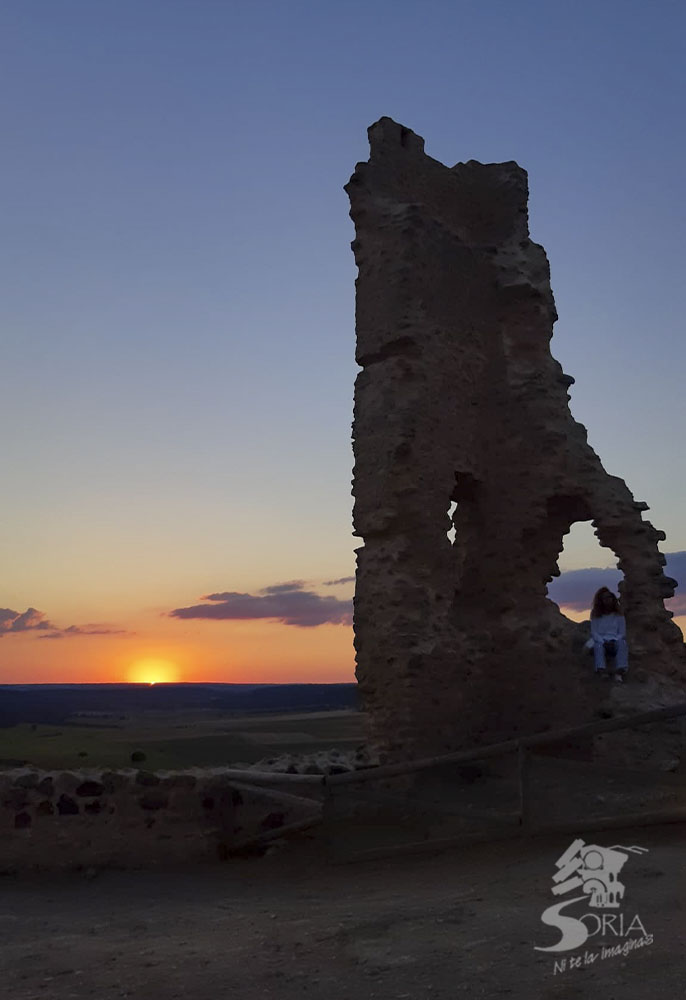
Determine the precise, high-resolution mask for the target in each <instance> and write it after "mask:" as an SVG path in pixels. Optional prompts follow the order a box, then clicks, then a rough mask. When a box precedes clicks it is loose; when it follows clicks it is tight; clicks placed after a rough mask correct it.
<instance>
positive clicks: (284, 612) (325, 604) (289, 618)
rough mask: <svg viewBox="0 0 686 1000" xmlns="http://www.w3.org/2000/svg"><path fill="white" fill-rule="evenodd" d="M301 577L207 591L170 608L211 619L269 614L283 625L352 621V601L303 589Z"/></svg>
mask: <svg viewBox="0 0 686 1000" xmlns="http://www.w3.org/2000/svg"><path fill="white" fill-rule="evenodd" d="M304 587H305V584H304V582H303V581H302V580H292V581H291V582H290V583H278V584H273V585H271V586H269V587H264V588H262V590H259V591H258V592H257V593H256V594H241V593H238V592H236V591H225V592H223V593H217V594H206V595H205V596H204V597H201V598H200V600H202V601H207V602H209V603H207V604H194V605H192V606H191V607H188V608H176V609H175V610H174V611H170V612H169V615H170V617H172V618H205V619H210V620H213V621H250V620H254V619H260V618H271V619H273V620H274V621H279V622H282V623H283V624H284V625H296V626H299V627H300V628H313V627H315V626H317V625H352V613H353V611H352V601H339V600H338V599H337V598H336V597H322V596H321V594H317V593H315V592H314V591H313V590H305V589H304Z"/></svg>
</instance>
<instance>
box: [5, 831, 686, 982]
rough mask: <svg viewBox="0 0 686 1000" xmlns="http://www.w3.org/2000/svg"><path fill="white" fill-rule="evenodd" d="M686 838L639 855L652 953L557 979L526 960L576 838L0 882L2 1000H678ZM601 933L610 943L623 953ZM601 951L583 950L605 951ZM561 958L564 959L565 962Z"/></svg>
mask: <svg viewBox="0 0 686 1000" xmlns="http://www.w3.org/2000/svg"><path fill="white" fill-rule="evenodd" d="M685 835H686V826H684V825H671V826H663V827H644V828H641V829H636V830H622V831H608V832H607V833H606V834H601V833H595V834H593V835H588V836H587V837H586V838H585V839H586V841H587V842H589V843H590V842H596V843H599V844H601V845H604V846H612V845H614V844H618V843H619V844H625V845H632V844H638V845H641V846H643V847H647V848H648V849H649V853H647V854H644V855H640V856H639V855H632V856H631V857H630V859H629V861H628V862H627V863H626V865H625V869H624V870H623V872H622V879H623V880H624V883H625V885H626V897H625V900H624V910H625V912H626V913H628V914H629V913H630V914H631V915H632V916H633V914H634V913H638V914H639V915H640V919H641V921H642V923H643V925H644V926H645V929H646V932H647V933H648V934H652V935H653V938H654V941H653V943H652V945H650V946H646V947H643V948H641V949H640V950H638V949H637V950H635V951H632V952H630V953H629V954H628V955H627V957H621V956H619V957H609V958H607V959H604V960H597V961H596V962H595V963H594V964H592V965H590V966H588V967H584V966H583V964H582V965H581V967H579V968H574V969H567V970H566V971H565V972H564V973H558V974H554V973H553V964H554V958H553V956H552V955H551V954H544V953H542V952H539V951H535V950H534V945H536V944H538V945H540V946H545V945H549V944H552V943H553V942H554V941H555V940H556V939H557V936H558V935H557V932H556V931H554V930H553V929H552V928H550V927H546V926H544V925H543V924H542V923H541V920H540V915H541V913H542V911H543V910H544V909H545V908H546V907H547V906H550V905H551V904H552V903H553V902H555V899H554V897H553V896H552V894H551V887H552V881H551V879H552V875H553V874H554V872H555V868H554V862H555V861H556V859H557V858H558V857H559V855H560V854H561V853H562V852H563V851H564V850H565V849H566V848H567V846H568V845H569V842H570V841H571V839H572V837H571V836H570V835H565V834H562V835H559V836H555V837H546V838H537V839H529V840H516V841H506V842H500V843H491V844H489V845H480V846H478V847H470V848H463V849H461V850H453V851H451V852H449V853H442V854H439V855H434V856H430V857H429V856H403V857H397V858H395V859H393V860H383V861H375V862H371V861H368V862H364V863H361V862H358V863H355V864H346V865H332V864H330V863H328V862H327V854H326V850H325V845H324V844H323V843H322V842H321V841H320V840H318V839H317V838H316V837H314V836H313V837H310V838H309V839H300V840H299V841H298V842H297V843H291V844H287V845H286V846H284V847H283V848H282V849H280V850H276V851H275V852H274V853H270V854H268V855H266V856H263V857H254V858H244V859H240V860H238V859H230V860H228V861H226V862H224V863H221V864H220V863H217V864H214V865H207V866H204V867H196V868H192V869H191V868H185V869H178V868H177V869H175V870H164V871H163V870H155V871H102V872H99V873H94V872H92V871H91V872H84V873H69V874H61V875H38V874H33V875H14V876H5V877H3V878H2V879H0V941H1V945H0V983H1V984H2V986H1V987H0V993H1V995H2V996H3V997H4V996H6V997H8V998H12V1000H33V998H36V1000H38V998H40V1000H71V998H73V1000H81V998H86V997H89V998H92V997H95V998H97V1000H110V998H114V997H135V998H140V1000H144V998H145V1000H175V998H181V997H184V998H193V1000H218V998H233V997H235V998H237V1000H238V998H240V1000H258V998H260V1000H263V998H268V997H273V998H278V1000H294V998H298V1000H303V998H307V997H309V998H311V1000H319V998H321V1000H324V998H326V1000H330V998H333V1000H337V998H343V997H350V996H360V997H364V998H367V997H369V998H377V1000H418V998H424V997H426V998H428V1000H455V998H459V997H462V996H464V997H488V998H498V997H505V998H508V1000H534V998H542V1000H546V998H555V1000H558V998H559V1000H572V998H579V1000H581V998H583V1000H601V998H602V1000H620V998H621V1000H639V998H640V1000H643V998H647V997H653V996H656V995H660V996H662V997H665V998H669V1000H672V998H680V997H686V951H685V947H684V946H685V945H686V912H685V907H686V849H685V839H684V838H685ZM618 940H623V939H617V938H612V937H611V936H609V937H606V938H605V939H604V943H605V944H606V945H613V944H616V943H617V941H618ZM600 947H601V941H600V940H599V939H598V938H597V937H595V938H589V941H588V942H587V944H586V945H585V946H584V948H581V949H580V950H578V951H576V952H573V953H571V954H573V955H580V954H582V953H583V951H584V950H587V951H595V952H599V951H600ZM557 957H558V959H559V958H560V956H557Z"/></svg>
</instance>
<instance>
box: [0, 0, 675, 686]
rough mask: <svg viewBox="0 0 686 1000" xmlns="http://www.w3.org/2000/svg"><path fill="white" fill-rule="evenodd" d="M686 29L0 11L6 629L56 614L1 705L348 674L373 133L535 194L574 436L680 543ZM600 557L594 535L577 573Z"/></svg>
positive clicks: (428, 17)
mask: <svg viewBox="0 0 686 1000" xmlns="http://www.w3.org/2000/svg"><path fill="white" fill-rule="evenodd" d="M685 11H686V9H685V8H684V5H683V3H681V2H676V0H675V2H671V0H656V2H654V3H652V4H646V3H644V2H643V0H595V2H587V0H579V2H576V3H574V4H571V3H570V4H564V3H561V2H560V3H557V2H550V0H541V2H531V0H519V2H518V3H516V4H513V3H510V2H509V0H508V2H504V0H501V2H476V0H474V2H460V0H421V2H420V0H413V2H408V0H347V2H346V3H345V4H342V3H334V2H327V0H318V2H314V0H281V2H276V0H249V2H244V0H193V2H190V0H60V2H59V3H55V2H54V0H25V2H18V0H17V2H6V3H4V4H2V5H0V46H1V49H2V51H1V57H2V58H1V63H0V65H1V67H2V68H1V69H0V75H1V77H2V88H1V93H2V98H1V101H2V134H3V138H4V153H3V166H2V175H3V194H4V205H3V241H2V250H1V251H0V252H1V253H2V262H1V267H0V281H1V283H2V286H3V287H2V294H1V295H0V302H1V306H0V309H1V310H2V320H1V322H2V327H1V330H2V353H1V355H0V357H1V361H2V363H1V366H0V407H1V408H2V419H3V427H4V448H3V459H4V461H3V466H4V473H5V475H4V477H3V479H4V486H3V518H2V523H1V525H0V546H1V548H0V561H1V563H2V567H3V574H2V582H1V585H0V606H1V607H3V608H6V609H9V610H10V611H12V612H13V613H14V614H15V615H18V614H22V615H23V614H24V613H25V612H26V611H27V609H29V608H32V609H37V610H38V612H40V614H42V615H43V616H44V617H43V618H42V619H41V618H39V617H37V616H36V615H31V614H30V615H28V616H27V617H24V618H22V619H17V618H15V619H11V618H9V617H8V616H7V615H5V624H6V626H7V627H8V628H10V627H11V626H12V624H13V622H14V623H15V624H16V623H17V622H18V623H19V624H18V625H17V627H15V628H10V634H6V635H5V636H4V637H3V638H2V639H1V641H0V681H5V682H11V681H25V682H26V681H42V680H44V681H60V680H61V681H65V680H71V681H78V680H120V679H127V678H130V677H132V676H133V674H132V669H133V668H132V665H136V664H138V667H136V668H135V669H136V670H137V671H138V673H137V675H136V676H137V677H138V676H139V675H140V678H142V679H146V677H145V676H143V674H145V669H143V668H141V667H140V662H139V661H140V660H141V659H150V658H152V659H156V660H165V661H167V663H168V664H171V666H168V667H163V666H162V665H159V666H158V668H155V670H153V669H152V668H150V670H149V671H148V673H149V674H150V679H164V676H168V677H169V678H170V679H171V677H172V676H174V677H177V678H181V679H184V680H193V679H195V680H226V681H248V680H265V681H270V680H279V679H283V680H351V679H352V677H353V664H354V661H353V649H352V629H351V627H350V624H349V618H346V609H347V607H348V604H347V601H348V600H349V598H350V596H351V594H352V583H351V582H350V580H348V581H347V582H344V583H337V584H332V583H331V582H330V581H332V580H340V579H342V578H343V579H345V578H347V577H351V576H352V575H353V574H354V568H355V562H354V555H353V549H354V547H355V546H356V545H357V544H359V540H358V539H354V538H353V537H352V535H351V507H352V499H351V496H350V480H351V475H352V451H351V444H350V423H351V419H352V391H353V382H354V378H355V375H356V372H357V370H358V369H357V366H356V364H355V362H354V324H353V298H354V279H355V268H354V263H353V257H352V253H351V251H350V246H349V244H350V241H351V239H352V238H353V229H352V223H351V222H350V219H349V218H348V202H347V198H346V196H345V194H344V192H343V190H342V185H343V184H344V183H345V182H346V181H347V179H348V177H349V175H350V174H351V172H352V170H353V168H354V165H355V162H356V161H357V160H361V159H366V158H367V155H368V147H367V140H366V128H367V126H368V125H370V124H371V123H372V122H373V121H375V120H376V119H378V118H379V117H380V116H382V115H390V116H391V117H393V118H395V119H396V120H398V121H400V122H402V123H403V124H405V125H408V126H409V127H411V128H412V129H414V130H415V131H417V132H418V133H419V134H420V135H422V136H424V137H425V139H426V148H427V152H428V153H429V154H430V155H432V156H434V157H436V158H437V159H440V160H442V161H443V162H445V163H448V164H453V163H455V162H457V161H460V160H462V161H464V160H468V159H472V158H473V159H478V160H482V161H494V160H510V159H515V160H517V161H518V162H519V163H520V164H521V165H522V166H524V167H525V168H526V169H527V170H528V171H529V180H530V187H531V204H530V214H531V219H530V221H531V233H532V237H533V238H534V239H535V240H537V241H538V242H541V243H543V244H544V246H545V247H546V250H547V252H548V255H549V257H550V260H551V268H552V281H553V289H554V292H555V298H556V302H557V307H558V312H559V314H560V320H559V322H558V323H557V325H556V327H555V336H554V339H553V353H554V354H555V356H556V357H557V358H558V359H559V360H560V362H561V363H562V365H563V367H564V369H565V371H567V372H569V373H570V374H572V375H574V377H575V378H576V385H575V386H574V387H573V389H572V404H571V405H572V410H573V413H574V415H575V416H576V417H577V418H578V419H580V420H581V421H582V422H583V423H585V424H586V426H587V427H588V430H589V439H590V441H591V443H592V444H593V446H594V447H595V448H596V450H598V451H599V453H600V455H601V457H602V458H603V460H604V463H605V466H606V468H607V469H608V471H609V472H611V473H613V474H617V475H620V476H622V478H624V479H626V481H627V483H628V484H629V487H630V488H631V489H632V491H633V493H634V495H635V496H636V498H637V499H639V500H647V501H648V502H649V504H650V506H651V511H650V513H649V514H648V517H649V518H650V519H651V520H652V521H653V523H654V524H655V525H656V526H657V527H659V528H662V529H664V530H665V531H666V532H667V541H666V542H665V543H664V545H663V550H664V551H665V552H681V551H683V550H684V549H686V527H685V526H684V521H683V518H682V505H683V498H684V495H685V494H686V459H685V458H684V448H683V439H682V434H683V427H684V418H685V417H686V402H685V398H686V397H685V395H684V393H683V389H682V385H683V378H684V368H685V362H686V341H685V340H684V337H683V333H682V329H683V316H684V315H686V290H685V288H686V285H685V283H684V281H683V247H684V237H685V235H686V233H685V229H686V227H685V225H684V221H685V219H684V216H685V214H686V210H685V208H684V199H683V162H684V155H685V153H686V138H685V133H684V129H683V98H684V92H685V91H684V84H685V82H686V81H685V80H684V70H683V53H682V45H683V38H684V29H685V28H686V13H685ZM612 563H613V559H612V555H611V553H609V552H608V551H607V550H600V549H599V547H598V545H597V543H596V542H595V540H594V538H593V536H592V534H591V531H590V528H589V527H588V526H587V525H585V526H579V527H577V528H575V529H574V531H573V532H572V535H571V536H570V538H569V541H568V544H567V545H566V547H565V552H564V554H563V557H562V567H563V568H564V569H567V570H579V569H583V568H585V567H592V566H609V565H611V564H612ZM590 582H591V581H589V584H590ZM286 584H290V585H291V586H290V587H285V588H284V585H286ZM279 588H280V589H279ZM207 595H239V596H238V598H236V597H235V596H234V597H230V596H229V597H226V596H225V597H224V599H223V603H222V599H221V598H219V597H217V596H215V599H214V600H213V601H209V602H207V601H206V602H203V601H201V598H202V597H204V596H207ZM241 595H242V596H241ZM303 595H304V596H303ZM308 595H309V596H308ZM227 601H228V604H227ZM284 601H285V602H286V603H285V604H284ZM270 602H271V603H270ZM275 602H276V603H275ZM208 604H212V605H214V606H220V605H221V606H222V607H225V608H228V611H227V613H228V614H231V615H233V614H236V615H238V616H239V618H238V620H225V619H223V618H221V613H222V612H221V608H220V612H219V613H218V614H219V616H220V617H218V619H216V620H200V619H195V618H190V619H189V618H183V617H179V616H176V617H174V616H171V617H170V615H169V612H171V611H173V610H174V609H177V608H187V607H191V606H197V605H202V606H207V605H208ZM238 605H240V607H238ZM270 610H271V611H272V612H274V613H278V614H279V615H286V618H285V621H281V622H279V621H277V620H276V619H275V618H274V617H269V611H270ZM289 614H290V615H291V617H290V618H289V617H288V615H289ZM299 616H300V617H299ZM303 616H304V617H303ZM308 616H309V618H308ZM1 617H2V615H1V613H0V618H1ZM318 617H319V618H322V617H323V619H324V621H323V622H322V623H319V624H318V623H317V621H316V619H317V618H318ZM288 621H290V622H291V624H287V623H285V622H288ZM41 625H42V626H43V627H42V628H41V627H36V626H41ZM1 627H2V621H0V630H1ZM70 627H73V628H72V631H71V632H69V631H65V630H67V629H69V628H70ZM87 633H90V634H87ZM48 636H54V637H55V638H54V640H53V641H39V640H40V639H43V640H45V639H46V638H48ZM141 671H142V673H141ZM165 671H166V674H165ZM134 672H135V671H134ZM152 674H155V676H154V677H153V676H152Z"/></svg>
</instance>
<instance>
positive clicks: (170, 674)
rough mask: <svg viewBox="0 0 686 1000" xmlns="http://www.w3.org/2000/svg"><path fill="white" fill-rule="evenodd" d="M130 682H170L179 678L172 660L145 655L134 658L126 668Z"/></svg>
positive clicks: (151, 683) (177, 670) (150, 683)
mask: <svg viewBox="0 0 686 1000" xmlns="http://www.w3.org/2000/svg"><path fill="white" fill-rule="evenodd" d="M127 673H128V676H127V678H126V679H127V680H128V682H129V683H130V684H149V685H150V686H151V687H152V685H153V684H171V683H173V682H174V681H178V680H179V668H178V666H177V664H176V663H174V662H173V661H172V660H164V659H161V658H159V657H154V656H145V657H142V658H141V659H140V660H134V662H133V663H132V664H131V666H130V667H129V669H128V672H127Z"/></svg>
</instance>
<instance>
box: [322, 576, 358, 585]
mask: <svg viewBox="0 0 686 1000" xmlns="http://www.w3.org/2000/svg"><path fill="white" fill-rule="evenodd" d="M354 582H355V577H354V576H342V577H341V578H340V580H325V581H324V586H325V587H337V586H338V584H339V583H354Z"/></svg>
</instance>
